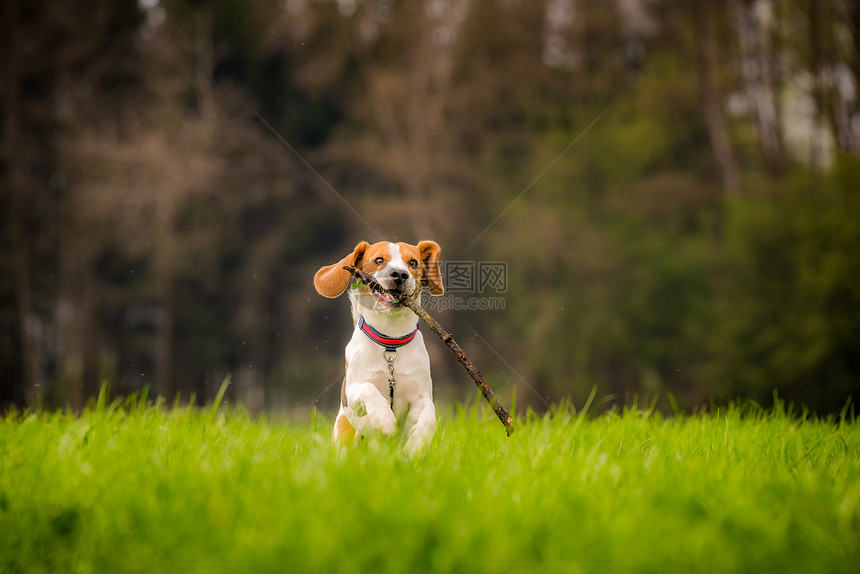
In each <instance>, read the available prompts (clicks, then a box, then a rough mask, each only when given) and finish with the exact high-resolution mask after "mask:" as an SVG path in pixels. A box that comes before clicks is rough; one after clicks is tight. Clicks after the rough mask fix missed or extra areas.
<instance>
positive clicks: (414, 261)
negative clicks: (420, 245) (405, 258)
mask: <svg viewBox="0 0 860 574" xmlns="http://www.w3.org/2000/svg"><path fill="white" fill-rule="evenodd" d="M409 266H410V267H411V268H412V269H415V268H416V267H418V260H417V259H412V260H410V261H409Z"/></svg>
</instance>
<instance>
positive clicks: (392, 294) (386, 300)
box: [370, 289, 403, 308]
mask: <svg viewBox="0 0 860 574" xmlns="http://www.w3.org/2000/svg"><path fill="white" fill-rule="evenodd" d="M370 292H371V293H373V298H374V299H376V302H377V303H379V304H380V305H382V306H383V307H385V308H391V307H397V306H398V305H400V304H401V303H400V298H401V297H402V296H403V293H402V292H400V291H383V290H378V289H371V290H370Z"/></svg>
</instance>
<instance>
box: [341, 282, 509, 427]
mask: <svg viewBox="0 0 860 574" xmlns="http://www.w3.org/2000/svg"><path fill="white" fill-rule="evenodd" d="M344 269H346V270H347V271H349V272H350V273H352V274H353V276H355V277H356V278H357V279H359V280H361V281H362V282H363V283H365V284H367V286H368V287H370V288H371V289H373V290H375V291H380V292H384V291H385V289H383V288H382V285H380V284H379V283H378V282H377V281H376V279H375V278H374V277H373V276H372V275H368V274H367V273H365V272H364V271H362V270H361V269H357V268H355V267H353V266H351V265H346V266H344ZM398 300H399V301H400V303H401V304H402V305H403V306H404V307H408V308H409V309H411V310H412V312H413V313H415V314H416V315H418V317H419V318H420V319H421V320H422V321H424V324H426V325H427V326H428V327H430V330H432V331H433V332H434V333H436V335H437V336H438V337H439V338H440V339H442V342H443V343H445V345H446V346H447V347H448V348H449V349H450V350H451V352H452V353H454V356H455V357H457V360H458V361H460V364H461V365H463V368H464V369H466V372H467V373H469V376H470V377H471V378H472V380H473V381H475V384H476V385H478V388H479V389H481V394H482V395H484V398H485V399H486V400H487V402H488V403H489V404H490V406H491V407H493V411H494V412H495V413H496V416H497V417H499V420H500V421H501V422H502V424H503V425H505V432H506V433H507V435H508V436H511V434H513V432H514V419H513V417H511V415H510V414H509V413H508V411H507V409H505V407H504V406H502V403H501V402H500V401H499V399H498V398H496V395H495V393H493V390H492V389H491V388H490V386H489V385H487V381H486V380H484V376H483V375H482V374H481V372H480V371H479V370H478V369H477V367H475V365H474V363H472V361H471V360H469V356H468V355H467V354H466V352H465V351H464V350H463V349H462V348H461V347H460V345H458V344H457V341H455V340H454V337H453V335H451V333H449V332H448V331H446V330H445V328H444V327H442V325H440V324H439V322H438V321H437V320H436V319H434V318H433V317H431V316H430V314H429V313H427V311H425V310H424V309H422V308H421V305H419V304H418V302H417V301H415V300H414V299H412V298H411V297H409V296H408V295H406V294H398Z"/></svg>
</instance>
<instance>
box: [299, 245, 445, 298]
mask: <svg viewBox="0 0 860 574" xmlns="http://www.w3.org/2000/svg"><path fill="white" fill-rule="evenodd" d="M439 253H441V249H440V248H439V245H437V244H436V243H435V242H433V241H420V242H418V245H410V244H409V243H389V242H387V241H380V242H379V243H374V244H373V245H371V244H369V243H367V242H366V241H362V242H361V243H359V244H358V245H356V246H355V249H353V251H352V253H350V254H348V255H347V256H346V257H344V258H343V259H341V260H340V261H338V262H337V263H333V264H331V265H327V266H325V267H323V268H322V269H320V270H319V271H317V273H316V275H314V287H316V289H317V291H318V292H319V294H320V295H323V296H324V297H337V296H338V295H340V294H341V293H343V292H344V291H345V290H346V288H347V286H348V285H349V281H350V279H351V278H352V275H351V274H350V273H349V271H347V270H345V269H344V266H345V265H351V266H353V267H357V268H358V269H361V270H362V271H364V272H365V273H368V274H370V275H373V277H374V278H375V279H376V280H377V281H378V282H379V284H380V285H382V288H383V289H385V290H386V291H387V293H376V292H373V296H374V297H375V298H376V301H377V303H379V304H380V305H381V306H382V307H384V308H390V307H392V306H393V305H394V301H395V300H396V299H397V295H398V294H406V295H409V296H415V295H416V294H417V293H418V291H419V290H420V289H421V287H425V286H426V287H428V288H429V289H430V294H431V295H442V294H443V293H445V287H444V286H443V285H442V273H441V272H440V271H439ZM363 289H366V290H367V292H366V293H365V292H362V294H370V290H369V289H367V288H366V287H365V288H363Z"/></svg>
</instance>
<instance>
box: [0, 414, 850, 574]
mask: <svg viewBox="0 0 860 574" xmlns="http://www.w3.org/2000/svg"><path fill="white" fill-rule="evenodd" d="M784 411H785V409H777V410H776V411H774V412H772V413H761V412H758V413H757V412H755V411H754V410H749V409H746V410H744V412H742V410H741V409H737V408H732V409H728V410H720V411H715V412H712V413H710V414H706V415H705V414H702V415H695V416H678V417H671V418H664V417H662V416H660V415H658V414H656V413H651V414H648V413H642V412H639V411H633V410H629V411H625V412H618V413H608V414H603V415H600V416H597V417H591V416H578V415H575V414H571V409H567V408H561V409H558V410H557V411H556V413H555V415H554V416H552V417H549V416H547V417H543V416H540V417H538V416H534V415H530V416H526V417H521V418H520V419H519V420H518V428H517V432H516V433H515V434H514V435H513V436H512V437H511V438H509V439H508V438H506V437H505V433H504V429H503V428H502V426H501V425H500V424H499V423H498V421H497V420H495V419H494V418H492V417H493V415H492V412H490V413H489V416H488V415H487V412H486V411H485V410H484V409H483V407H481V408H478V407H475V408H472V409H468V410H466V411H464V410H463V409H450V410H449V411H448V413H445V412H442V413H441V415H442V416H441V421H440V426H439V428H438V430H437V433H436V437H435V439H434V442H433V445H432V448H431V449H430V450H429V452H427V453H426V456H425V457H424V458H423V459H420V460H409V459H407V458H405V457H404V455H403V454H402V451H401V445H402V439H401V441H400V444H398V441H395V440H382V439H379V440H367V441H365V442H364V443H362V444H361V445H360V447H359V448H358V449H357V450H355V451H351V452H348V453H346V454H344V455H342V456H338V455H337V454H336V453H335V452H334V451H333V449H332V447H331V445H330V442H329V439H328V433H329V429H330V422H329V421H327V420H324V419H323V417H321V416H316V417H315V420H313V421H312V422H311V423H309V424H306V423H303V424H300V425H299V424H288V423H284V422H280V421H273V420H267V419H252V418H250V417H248V416H247V415H245V414H243V413H242V412H236V411H235V410H230V409H223V408H222V409H217V410H216V409H203V410H196V409H195V410H192V409H180V408H165V407H163V406H147V405H146V404H145V403H143V402H142V401H139V400H137V401H134V400H133V401H126V403H124V404H120V403H114V404H112V405H109V404H106V403H105V401H104V400H102V401H101V402H100V403H99V404H97V405H94V406H93V407H92V408H90V409H88V411H87V412H85V413H84V414H83V415H82V416H80V417H73V416H69V415H64V414H61V413H44V414H31V415H10V416H8V417H6V418H5V419H4V420H2V422H0V571H2V572H4V573H5V572H51V573H53V572H147V573H152V572H182V573H191V572H207V573H209V572H230V573H235V572H321V573H328V572H331V573H339V574H346V573H350V572H464V573H471V572H493V573H502V572H520V573H528V572H541V573H547V572H601V573H607V572H610V573H611V572H660V573H663V572H757V573H763V572H803V573H809V572H857V571H858V569H860V428H858V425H857V424H856V423H855V422H854V417H853V416H850V417H847V418H848V421H845V420H843V418H844V417H842V418H840V417H835V418H832V419H829V420H812V419H810V418H805V417H802V416H790V415H787V414H785V412H784Z"/></svg>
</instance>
